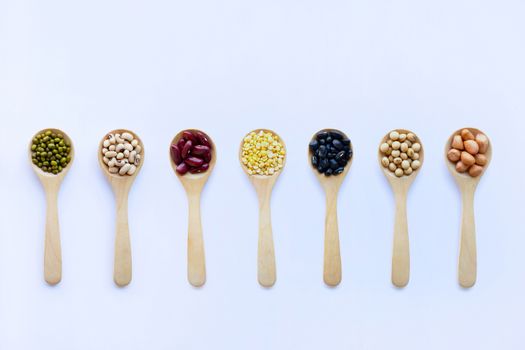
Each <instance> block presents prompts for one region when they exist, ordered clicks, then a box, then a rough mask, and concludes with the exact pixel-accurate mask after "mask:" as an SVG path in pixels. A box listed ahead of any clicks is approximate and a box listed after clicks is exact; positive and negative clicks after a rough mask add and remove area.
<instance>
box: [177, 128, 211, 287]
mask: <svg viewBox="0 0 525 350" xmlns="http://www.w3.org/2000/svg"><path fill="white" fill-rule="evenodd" d="M184 131H187V130H183V131H181V132H180V133H178V134H177V135H176V136H175V137H174V138H173V140H172V141H171V143H170V147H171V145H173V144H177V142H178V141H179V140H180V138H181V136H182V133H183V132H184ZM189 131H192V132H195V131H199V130H196V129H189ZM208 141H209V142H210V145H211V161H210V163H209V164H210V166H209V168H208V170H207V171H205V172H203V173H198V174H191V173H189V172H188V173H186V174H184V175H180V174H179V173H178V172H177V165H176V164H175V163H174V161H173V159H172V157H171V154H168V156H169V159H170V164H171V166H172V168H173V171H174V172H175V174H176V175H177V177H178V178H179V180H180V182H181V183H182V186H183V187H184V189H185V190H186V195H187V197H188V212H189V217H188V281H189V282H190V284H191V285H193V286H195V287H200V286H202V285H204V283H205V282H206V262H205V261H206V259H205V254H204V238H203V234H202V224H201V212H200V200H201V193H202V190H203V188H204V185H206V182H207V181H208V178H209V177H210V175H211V172H212V171H213V168H214V167H215V162H216V159H217V157H216V155H217V152H216V150H215V144H214V143H213V140H211V138H209V139H208ZM168 153H169V152H168Z"/></svg>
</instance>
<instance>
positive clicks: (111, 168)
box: [109, 167, 118, 174]
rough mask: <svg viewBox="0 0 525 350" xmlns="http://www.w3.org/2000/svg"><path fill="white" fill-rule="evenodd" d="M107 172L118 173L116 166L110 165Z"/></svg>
mask: <svg viewBox="0 0 525 350" xmlns="http://www.w3.org/2000/svg"><path fill="white" fill-rule="evenodd" d="M109 172H110V173H111V174H116V173H118V168H115V167H110V168H109Z"/></svg>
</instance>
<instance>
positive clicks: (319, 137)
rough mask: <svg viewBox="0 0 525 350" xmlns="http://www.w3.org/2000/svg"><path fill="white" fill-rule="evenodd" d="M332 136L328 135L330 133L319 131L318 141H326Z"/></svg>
mask: <svg viewBox="0 0 525 350" xmlns="http://www.w3.org/2000/svg"><path fill="white" fill-rule="evenodd" d="M329 135H330V134H329V133H328V131H319V132H318V133H317V136H316V137H317V139H318V140H319V139H326V138H327V137H328V136H329Z"/></svg>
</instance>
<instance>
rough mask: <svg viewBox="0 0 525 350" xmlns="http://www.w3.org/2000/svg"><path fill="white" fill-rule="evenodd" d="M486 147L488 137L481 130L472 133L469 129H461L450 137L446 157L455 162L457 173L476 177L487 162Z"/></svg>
mask: <svg viewBox="0 0 525 350" xmlns="http://www.w3.org/2000/svg"><path fill="white" fill-rule="evenodd" d="M488 148H489V139H488V138H487V136H486V135H485V134H483V133H482V132H478V133H477V134H474V133H473V132H472V131H470V130H469V129H463V130H461V132H460V133H459V134H456V135H454V137H453V138H452V142H451V144H450V149H449V151H448V153H447V157H448V160H450V161H451V162H452V163H454V164H456V171H457V172H458V173H468V174H469V175H470V176H472V177H478V176H480V175H481V173H482V172H483V167H484V166H485V165H486V164H487V156H486V153H487V151H488Z"/></svg>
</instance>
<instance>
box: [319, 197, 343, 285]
mask: <svg viewBox="0 0 525 350" xmlns="http://www.w3.org/2000/svg"><path fill="white" fill-rule="evenodd" d="M323 277H324V282H325V283H326V284H327V285H329V286H333V287H335V286H337V285H338V284H339V283H341V252H340V248H339V227H338V224H337V192H335V191H329V192H327V193H326V220H325V236H324V273H323Z"/></svg>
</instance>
